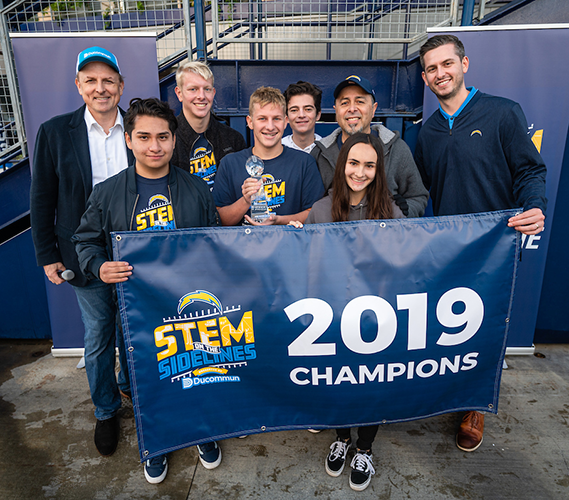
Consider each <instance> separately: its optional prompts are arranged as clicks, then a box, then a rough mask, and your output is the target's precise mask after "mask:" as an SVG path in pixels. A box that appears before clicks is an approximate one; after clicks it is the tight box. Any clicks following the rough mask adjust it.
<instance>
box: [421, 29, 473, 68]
mask: <svg viewBox="0 0 569 500" xmlns="http://www.w3.org/2000/svg"><path fill="white" fill-rule="evenodd" d="M448 44H451V45H454V50H455V52H456V55H457V56H458V57H459V58H460V60H461V61H462V60H463V59H464V56H465V55H466V53H465V52H464V45H462V42H461V41H460V40H459V39H458V37H456V36H454V35H435V36H433V37H431V38H429V39H428V40H427V41H426V42H425V43H424V44H423V45H422V46H421V48H420V49H419V60H420V61H421V67H422V68H423V69H425V54H426V53H427V52H429V51H430V50H433V49H438V48H439V47H442V46H443V45H448Z"/></svg>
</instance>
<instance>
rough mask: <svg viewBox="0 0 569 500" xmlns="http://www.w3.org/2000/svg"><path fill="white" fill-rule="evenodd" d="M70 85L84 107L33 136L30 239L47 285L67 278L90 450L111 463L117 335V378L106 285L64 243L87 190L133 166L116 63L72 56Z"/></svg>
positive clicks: (97, 56)
mask: <svg viewBox="0 0 569 500" xmlns="http://www.w3.org/2000/svg"><path fill="white" fill-rule="evenodd" d="M75 69H76V70H77V75H76V79H75V84H76V85H77V90H78V91H79V94H80V95H81V97H82V98H83V101H84V102H85V104H84V105H83V106H81V107H80V108H79V109H77V110H76V111H74V112H71V113H67V114H64V115H60V116H56V117H54V118H52V119H50V120H48V121H47V122H45V123H43V124H42V125H41V127H40V129H39V131H38V134H37V139H36V146H35V154H34V159H33V176H32V186H31V219H32V237H33V240H34V246H35V250H36V260H37V263H38V265H39V266H42V267H43V268H44V272H45V274H46V276H47V278H48V279H49V281H51V282H52V283H54V284H55V285H60V284H61V283H63V282H64V280H63V278H62V272H63V271H65V270H67V269H69V270H71V271H73V273H74V278H72V279H69V283H70V284H71V285H72V286H73V289H74V291H75V294H76V296H77V301H78V303H79V308H80V310H81V317H82V320H83V324H84V326H85V337H84V343H85V368H86V371H87V378H88V381H89V388H90V391H91V398H92V400H93V403H94V405H95V417H96V418H97V424H96V427H95V445H96V447H97V450H98V451H99V453H100V454H101V455H103V456H108V455H112V454H113V453H114V451H115V449H116V447H117V443H118V438H119V421H118V417H117V412H118V410H119V408H120V406H121V396H120V392H119V387H120V391H122V392H124V393H125V394H129V393H130V385H129V381H128V372H127V371H126V356H124V349H123V342H122V334H120V335H119V336H118V338H119V342H118V345H119V351H120V353H121V356H120V360H121V373H120V374H119V381H118V383H117V378H116V375H115V338H116V337H117V335H116V325H117V322H116V316H117V314H116V307H115V301H114V298H113V293H114V289H113V287H112V285H108V284H106V283H103V282H102V281H100V280H98V279H93V280H89V279H87V278H86V277H85V276H84V275H83V274H82V273H81V271H80V268H79V262H78V259H77V254H76V253H75V247H74V245H73V243H72V242H71V237H72V236H73V233H74V232H75V230H76V229H77V227H78V226H79V222H80V220H81V216H82V215H83V212H84V211H85V204H86V201H87V199H88V198H89V195H90V194H91V191H92V189H93V186H95V184H98V183H99V182H102V181H104V180H105V179H107V178H108V177H111V176H113V175H115V174H116V173H118V172H120V171H122V170H123V169H125V168H127V166H128V165H129V164H131V163H132V162H133V161H134V157H133V156H132V153H131V152H130V150H128V151H127V148H126V144H125V135H124V126H123V114H124V113H123V112H122V110H120V109H119V107H118V105H119V101H120V98H121V95H122V93H123V88H124V81H123V77H122V75H121V72H120V68H119V64H118V61H117V58H116V57H115V55H114V54H112V53H111V52H109V51H108V50H106V49H104V48H102V47H89V48H87V49H85V50H83V51H82V52H80V53H79V55H78V57H77V63H76V66H75Z"/></svg>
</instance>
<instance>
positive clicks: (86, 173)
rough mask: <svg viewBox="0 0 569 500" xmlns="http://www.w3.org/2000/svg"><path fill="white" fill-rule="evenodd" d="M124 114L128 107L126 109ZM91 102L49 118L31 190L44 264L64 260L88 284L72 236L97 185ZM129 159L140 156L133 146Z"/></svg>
mask: <svg viewBox="0 0 569 500" xmlns="http://www.w3.org/2000/svg"><path fill="white" fill-rule="evenodd" d="M120 112H121V113H122V114H123V115H124V111H122V110H120ZM84 117H85V105H83V106H81V107H80V108H79V109H78V110H76V111H74V112H72V113H67V114H64V115H59V116H56V117H54V118H52V119H50V120H48V121H47V122H45V123H43V124H42V125H41V126H40V128H39V131H38V135H37V138H36V145H35V152H34V161H33V169H32V186H31V191H30V198H31V199H30V214H31V222H32V238H33V240H34V247H35V250H36V260H37V263H38V266H45V265H48V264H54V263H55V262H63V265H64V266H65V267H66V268H68V269H71V270H72V271H73V272H74V273H75V278H74V279H73V280H71V281H70V283H71V284H72V285H75V286H85V285H86V284H87V282H88V280H87V278H86V277H85V276H84V275H83V274H82V273H81V271H80V269H79V262H78V260H77V254H76V253H75V245H74V244H73V243H72V242H71V237H72V236H73V234H74V233H75V230H76V229H77V228H78V227H79V223H80V221H81V216H82V215H83V212H85V207H86V205H87V200H88V199H89V195H90V194H91V191H92V189H93V188H92V184H93V176H92V171H91V157H90V155H89V138H88V135H87V125H86V123H85V118H84ZM127 157H128V162H129V164H131V163H133V162H134V157H133V155H132V152H131V151H130V150H129V149H128V148H127Z"/></svg>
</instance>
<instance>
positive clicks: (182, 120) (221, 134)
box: [171, 112, 247, 172]
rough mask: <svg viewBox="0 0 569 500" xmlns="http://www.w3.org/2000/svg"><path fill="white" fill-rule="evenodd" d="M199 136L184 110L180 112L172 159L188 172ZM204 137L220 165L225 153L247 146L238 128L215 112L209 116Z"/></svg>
mask: <svg viewBox="0 0 569 500" xmlns="http://www.w3.org/2000/svg"><path fill="white" fill-rule="evenodd" d="M198 137H199V134H198V133H197V132H195V131H194V129H193V128H192V127H191V126H190V124H189V123H188V120H186V117H185V116H184V112H182V113H180V115H179V116H178V130H177V131H176V147H175V148H174V154H173V155H172V160H171V163H172V165H176V166H177V167H179V168H181V169H184V170H186V171H187V172H189V171H190V154H191V153H192V151H193V149H194V144H195V142H196V140H197V139H198ZM204 137H205V138H206V139H207V141H208V142H209V143H210V144H211V147H212V150H213V154H214V155H215V161H216V164H217V166H218V167H219V164H220V162H221V159H222V158H223V157H224V156H225V155H228V154H229V153H235V152H237V151H241V150H242V149H245V148H246V147H247V145H246V144H245V139H243V136H242V135H241V134H240V133H239V132H237V130H233V129H232V128H231V127H228V126H227V125H225V124H224V123H221V122H220V121H219V120H218V119H217V118H216V117H215V115H214V114H213V113H212V114H211V115H210V117H209V125H208V126H207V129H206V131H205V132H204Z"/></svg>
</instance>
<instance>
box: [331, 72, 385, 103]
mask: <svg viewBox="0 0 569 500" xmlns="http://www.w3.org/2000/svg"><path fill="white" fill-rule="evenodd" d="M350 85H357V86H358V87H360V88H361V89H362V90H363V91H364V92H366V93H367V94H369V95H371V97H372V98H373V102H375V92H374V91H373V89H372V88H371V83H369V80H367V79H366V78H362V77H361V76H358V75H351V76H348V77H347V78H346V79H345V80H344V81H343V82H340V83H339V84H338V86H337V87H336V90H334V99H337V98H338V96H339V95H340V92H342V90H343V89H345V88H346V87H348V86H350Z"/></svg>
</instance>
